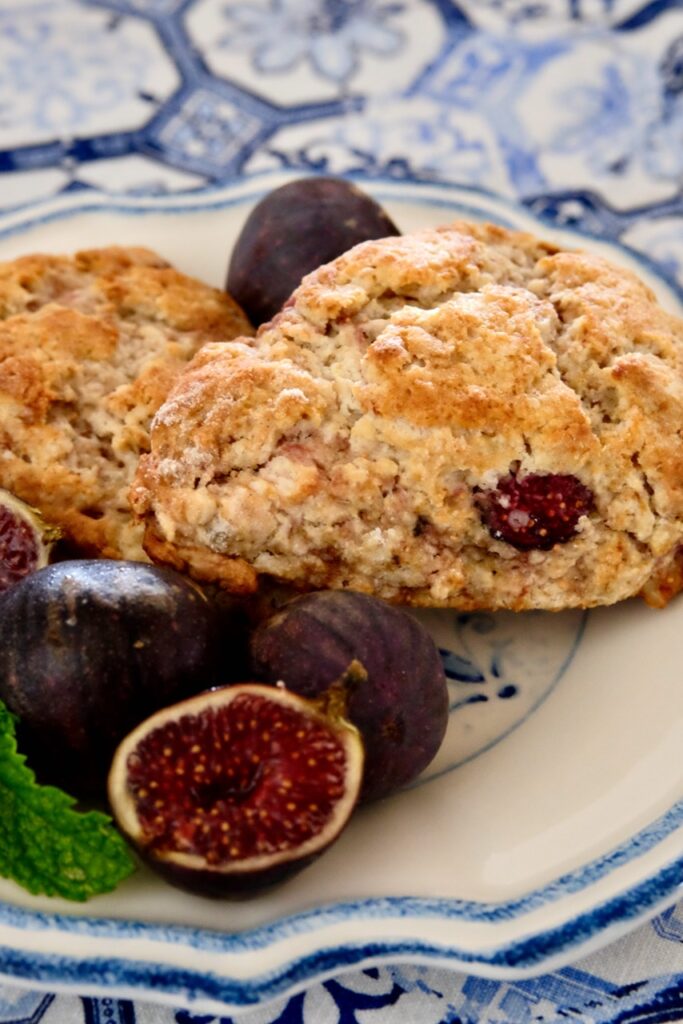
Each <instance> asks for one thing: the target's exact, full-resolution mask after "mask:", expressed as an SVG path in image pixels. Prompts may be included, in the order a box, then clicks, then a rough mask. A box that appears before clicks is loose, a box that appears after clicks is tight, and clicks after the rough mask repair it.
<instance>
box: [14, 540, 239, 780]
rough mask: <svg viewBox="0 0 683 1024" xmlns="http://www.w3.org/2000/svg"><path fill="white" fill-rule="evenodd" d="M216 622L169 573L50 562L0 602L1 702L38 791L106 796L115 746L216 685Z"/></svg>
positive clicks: (197, 594) (196, 593)
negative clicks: (54, 788)
mask: <svg viewBox="0 0 683 1024" xmlns="http://www.w3.org/2000/svg"><path fill="white" fill-rule="evenodd" d="M224 662H225V657H224V653H223V651H222V644H221V618H220V617H219V616H217V615H216V613H215V612H214V609H213V608H212V606H211V605H210V604H209V602H208V600H207V598H206V596H205V595H204V593H203V592H202V591H201V589H200V588H199V587H198V586H197V585H196V584H194V583H192V582H191V581H189V580H187V579H185V577H183V576H181V575H180V574H179V573H176V572H174V571H173V570H170V569H160V568H156V567H154V566H151V565H146V564H143V563H138V562H124V561H108V560H104V559H102V560H86V559H84V560H80V561H70V562H59V563H56V564H55V565H51V566H48V567H46V568H44V569H40V570H39V571H37V572H35V573H33V574H32V575H30V576H28V577H26V578H25V579H24V580H22V581H21V582H20V583H17V584H15V585H14V586H13V587H12V588H11V589H10V590H8V591H6V592H5V593H4V594H3V595H2V596H0V699H2V700H3V701H4V702H5V704H6V705H7V707H8V708H9V710H10V711H12V712H13V713H14V714H15V715H17V716H18V718H19V723H18V727H17V738H18V744H19V749H20V750H21V751H22V753H25V754H26V755H27V757H28V760H29V763H30V764H31V766H32V767H33V768H34V770H35V771H36V774H37V776H38V778H39V779H40V780H41V781H44V782H48V783H52V784H56V785H61V786H63V787H64V788H65V789H68V790H69V791H70V792H73V793H75V794H76V795H80V796H83V795H101V794H103V793H104V791H105V784H106V777H107V772H108V769H109V764H110V761H111V756H112V754H113V752H114V749H115V748H116V745H117V744H118V743H119V741H120V740H121V739H122V738H123V737H124V736H125V735H126V733H128V732H129V731H130V730H131V729H132V728H133V727H134V726H135V725H136V724H137V723H138V722H140V721H141V720H142V719H144V718H146V717H147V716H148V715H149V714H151V713H152V712H153V711H156V710H157V709H158V708H159V707H163V706H164V705H166V704H169V703H172V702H173V701H175V700H178V699H180V698H182V697H185V696H188V695H190V694H194V693H197V692H198V691H199V690H203V689H207V688H208V687H210V686H212V685H214V684H216V683H218V682H219V681H220V682H223V681H225V680H223V679H219V678H217V673H218V671H219V669H220V667H221V665H222V664H224Z"/></svg>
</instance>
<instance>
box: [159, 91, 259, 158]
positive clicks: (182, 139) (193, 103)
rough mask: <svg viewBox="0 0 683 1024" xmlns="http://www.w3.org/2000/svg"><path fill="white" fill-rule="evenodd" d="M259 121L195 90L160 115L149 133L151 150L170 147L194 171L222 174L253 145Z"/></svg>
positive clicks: (210, 93)
mask: <svg viewBox="0 0 683 1024" xmlns="http://www.w3.org/2000/svg"><path fill="white" fill-rule="evenodd" d="M262 130H263V122H262V121H261V120H260V119H259V118H257V117H255V116H253V115H252V114H250V113H248V112H247V111H245V110H243V109H242V108H241V107H239V106H237V105H236V104H234V103H232V102H231V101H230V100H229V99H227V98H226V97H225V96H223V95H221V94H220V93H217V92H215V91H213V90H211V89H197V90H195V91H194V92H192V93H191V94H190V95H189V96H187V97H185V98H184V99H183V100H181V101H180V103H179V104H178V106H177V109H175V110H173V111H172V112H171V113H169V114H167V115H166V116H164V117H161V118H160V119H159V120H158V122H157V123H156V124H155V125H154V127H153V129H152V131H151V132H150V134H149V144H150V146H151V147H152V148H154V149H166V148H172V149H173V151H174V153H175V154H176V163H177V164H178V165H179V166H180V167H183V168H185V169H187V170H190V171H197V172H198V173H202V172H203V173H207V171H208V172H209V173H214V174H216V175H224V174H227V173H228V172H229V170H230V169H234V166H235V163H236V161H237V159H238V157H239V156H240V154H241V153H242V151H243V149H244V148H245V147H247V146H248V145H250V144H253V142H254V140H255V139H256V138H257V136H258V135H259V133H260V132H261V131H262Z"/></svg>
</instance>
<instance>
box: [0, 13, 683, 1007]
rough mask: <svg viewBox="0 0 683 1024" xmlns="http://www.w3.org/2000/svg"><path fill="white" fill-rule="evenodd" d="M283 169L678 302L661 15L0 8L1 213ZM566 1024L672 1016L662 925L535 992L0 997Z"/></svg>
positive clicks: (669, 67)
mask: <svg viewBox="0 0 683 1024" xmlns="http://www.w3.org/2000/svg"><path fill="white" fill-rule="evenodd" d="M283 168H284V169H289V170H294V171H300V172H301V173H334V174H350V173H353V174H354V175H355V176H357V177H359V178H360V179H361V180H362V179H363V178H366V179H368V180H371V179H373V178H375V177H383V178H387V177H389V178H394V179H399V180H418V181H434V182H446V183H458V184H466V185H473V186H477V187H480V188H484V189H488V190H490V191H492V192H494V193H497V194H500V195H504V196H506V197H508V198H511V199H514V200H517V201H519V202H521V203H522V204H524V205H525V206H527V207H528V208H529V209H530V210H531V211H533V212H534V213H536V214H537V215H540V216H542V217H543V218H545V219H547V220H548V221H549V222H551V223H554V224H559V225H572V226H576V227H578V228H579V229H581V230H585V231H589V232H590V233H592V234H594V235H598V236H601V237H605V238H608V239H613V240H618V241H621V242H623V243H626V244H627V245H629V246H631V247H633V248H634V249H636V250H640V251H641V252H643V253H645V254H646V255H648V256H649V257H650V258H651V259H653V260H655V261H656V262H658V263H659V264H660V265H661V266H662V267H663V268H664V270H665V272H666V273H667V274H668V275H669V276H670V277H671V278H675V279H677V280H678V282H679V283H681V284H683V0H649V2H643V0H459V2H456V0H0V208H10V207H13V206H21V205H23V204H25V203H28V202H31V201H33V200H35V199H38V198H43V197H45V196H48V195H53V194H55V193H59V192H69V191H78V190H88V189H97V190H106V191H108V192H113V193H132V194H140V195H144V194H161V193H171V192H181V191H187V190H195V189H202V188H206V187H207V186H209V187H210V186H215V185H222V184H227V183H230V182H231V181H234V180H237V179H242V178H244V177H245V176H250V175H257V174H259V173H261V172H263V171H267V170H272V169H283ZM0 967H1V965H0ZM567 1020H576V1021H582V1022H586V1024H617V1022H619V1024H627V1022H628V1024H645V1022H650V1024H655V1022H657V1024H659V1022H664V1021H680V1020H683V905H679V907H678V908H671V909H669V910H667V911H665V912H664V913H662V914H660V915H659V916H658V917H657V918H655V919H654V921H652V922H651V923H650V924H648V925H646V926H644V927H643V928H641V929H640V930H639V931H637V932H636V933H634V934H633V935H631V936H628V937H626V938H624V939H621V940H620V941H619V942H618V943H616V944H615V945H613V946H611V947H609V948H608V949H607V950H605V951H603V952H601V953H599V954H595V955H594V956H592V957H590V958H587V959H585V960H584V961H582V962H581V963H580V964H578V965H575V966H574V967H571V968H565V969H564V970H561V971H558V972H556V973H553V974H549V975H546V976H544V977H542V978H538V979H532V980H528V981H518V982H515V983H514V984H513V983H510V984H508V983H504V982H498V981H488V980H484V979H476V978H470V977H466V976H464V975H456V974H447V973H445V972H438V971H435V970H431V969H427V968H417V967H408V966H401V967H394V968H383V969H375V970H370V971H364V972H356V973H354V974H349V975H347V976H344V977H342V978H338V979H335V980H332V981H328V982H326V983H324V984H321V985H316V986H314V987H313V988H311V989H310V990H308V991H307V992H305V993H303V994H300V995H297V996H294V997H292V998H285V999H282V1000H280V1001H279V1002H277V1003H273V1004H270V1005H268V1006H266V1007H263V1008H257V1009H253V1010H249V1011H245V1012H243V1013H240V1014H239V1015H237V1016H234V1017H227V1016H226V1017H221V1018H219V1017H215V1016H213V1017H212V1016H210V1015H202V1014H195V1013H192V1012H190V1011H186V1010H173V1009H170V1008H160V1007H153V1006H151V1005H147V1004H142V1003H136V1004H135V1005H134V1004H133V1003H131V1002H129V1001H126V1000H117V999H91V998H85V997H83V998H81V999H78V998H75V997H71V996H68V997H67V996H53V995H46V994H44V993H33V992H27V991H25V990H23V989H18V988H14V987H12V986H10V985H0V1024H20V1022H21V1024H29V1022H30V1024H33V1022H39V1021H43V1022H45V1024H57V1022H61V1021H70V1022H71V1021H72V1022H74V1024H81V1022H83V1024H105V1022H107V1024H417V1022H419V1024H460V1022H462V1024H510V1022H512V1024H517V1022H519V1024H523V1022H539V1024H560V1022H566V1021H567Z"/></svg>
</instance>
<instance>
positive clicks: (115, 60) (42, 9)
mask: <svg viewBox="0 0 683 1024" xmlns="http://www.w3.org/2000/svg"><path fill="white" fill-rule="evenodd" d="M178 81H179V77H178V73H177V71H176V69H175V67H174V65H173V63H172V62H171V61H170V60H169V58H168V57H167V55H166V53H165V51H164V50H163V49H162V47H161V44H160V42H159V40H158V39H157V36H156V34H155V32H154V30H153V28H152V27H151V26H150V25H148V24H145V23H144V22H140V21H133V20H131V19H126V20H125V21H123V22H120V23H119V24H118V25H117V26H116V31H114V27H113V26H112V21H111V16H110V15H109V14H107V12H105V11H101V10H100V11H97V10H94V9H90V10H87V9H84V8H83V7H82V6H81V5H80V4H77V3H73V2H68V0H65V2H63V3H61V4H60V5H55V4H53V3H46V2H44V0H43V2H41V0H29V2H28V3H16V4H10V5H6V4H5V5H3V6H2V8H1V9H0V137H1V138H2V146H3V148H4V149H7V148H8V147H9V146H17V145H21V144H26V143H31V144H33V145H35V144H36V143H37V142H40V141H47V140H51V139H54V138H55V137H57V138H64V136H72V135H74V134H88V133H89V132H93V133H94V132H97V133H103V132H107V131H119V130H123V129H126V130H129V129H133V128H138V127H140V126H141V125H143V124H145V123H146V122H147V121H148V119H149V117H150V113H151V110H150V102H149V99H148V98H147V96H148V94H149V92H150V91H151V92H154V93H155V95H156V96H157V97H159V98H166V97H167V96H168V95H169V94H170V93H171V92H172V90H173V89H174V88H175V86H176V85H177V83H178Z"/></svg>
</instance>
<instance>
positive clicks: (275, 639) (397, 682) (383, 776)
mask: <svg viewBox="0 0 683 1024" xmlns="http://www.w3.org/2000/svg"><path fill="white" fill-rule="evenodd" d="M250 646H251V658H252V668H253V670H254V674H255V675H256V676H257V677H258V678H261V679H263V680H265V681H267V682H270V683H275V682H277V681H278V680H282V681H283V682H284V683H285V685H286V686H287V687H288V688H289V689H290V690H293V691H294V692H295V693H299V694H301V695H302V696H304V697H309V698H315V697H318V696H320V695H321V694H322V693H323V692H325V691H326V690H327V689H328V687H329V686H330V683H331V682H332V681H333V680H336V679H337V678H338V677H340V676H341V675H343V674H344V672H345V671H346V669H347V668H348V666H349V664H350V663H351V662H352V661H353V660H356V661H359V662H361V664H362V665H363V667H364V668H365V671H366V673H367V678H366V679H365V680H364V681H362V682H357V683H356V685H355V687H353V688H351V689H350V691H349V693H348V695H347V701H348V703H347V715H348V718H349V720H350V721H351V722H352V723H353V724H354V725H355V726H356V727H357V729H358V730H359V732H360V733H361V735H362V737H363V741H364V743H365V753H366V759H365V775H364V780H363V787H362V791H361V800H363V801H369V800H375V799H378V798H379V797H383V796H387V795H388V794H390V793H393V792H394V791H395V790H397V789H400V788H401V787H403V786H405V785H407V784H408V783H409V782H411V781H412V780H413V779H415V778H416V777H417V776H418V775H419V774H420V772H422V771H423V770H424V768H426V767H427V765H428V764H429V763H430V761H431V760H432V759H433V757H434V756H435V754H436V752H437V750H438V749H439V747H440V746H441V743H442V741H443V738H444V734H445V732H446V726H447V724H448V690H447V684H446V676H445V673H444V668H443V664H442V661H441V657H440V655H439V652H438V649H437V647H436V645H435V644H434V641H433V640H432V638H431V636H430V634H429V633H428V632H427V630H426V629H425V628H424V626H422V625H421V624H420V623H419V622H418V621H417V620H416V619H414V618H413V617H412V616H411V615H410V614H409V613H408V612H406V611H403V610H402V609H400V608H396V607H394V606H392V605H389V604H386V603H385V602H384V601H380V600H378V599H377V598H374V597H369V596H367V595H365V594H359V593H355V592H353V591H332V590H328V591H319V592H317V593H314V594H307V595H306V596H304V597H298V598H295V599H294V600H293V601H290V602H289V603H287V604H286V605H285V606H284V607H283V608H282V609H281V610H280V611H278V612H276V613H275V614H274V615H273V616H271V617H270V618H269V619H267V620H265V621H264V622H262V623H261V624H260V625H258V626H257V628H256V629H255V630H254V632H253V634H252V637H251V644H250Z"/></svg>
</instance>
